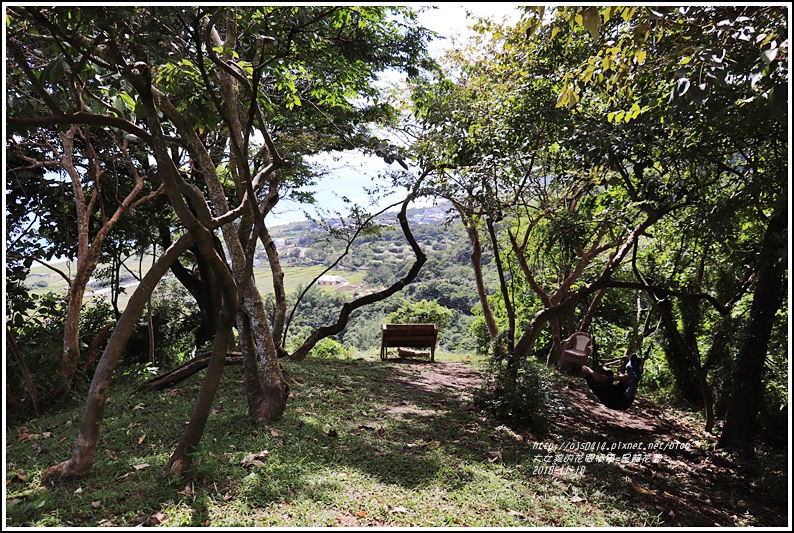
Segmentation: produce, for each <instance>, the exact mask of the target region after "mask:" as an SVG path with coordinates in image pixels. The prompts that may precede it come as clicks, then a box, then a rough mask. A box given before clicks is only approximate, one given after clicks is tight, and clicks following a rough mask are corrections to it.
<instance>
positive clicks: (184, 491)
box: [177, 485, 193, 496]
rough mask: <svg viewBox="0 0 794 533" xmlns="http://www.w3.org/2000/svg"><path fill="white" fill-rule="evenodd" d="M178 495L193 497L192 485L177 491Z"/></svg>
mask: <svg viewBox="0 0 794 533" xmlns="http://www.w3.org/2000/svg"><path fill="white" fill-rule="evenodd" d="M177 494H181V495H182V496H192V495H193V487H191V486H190V485H185V488H184V489H182V490H180V491H177Z"/></svg>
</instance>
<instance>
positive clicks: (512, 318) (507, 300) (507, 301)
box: [485, 217, 516, 353]
mask: <svg viewBox="0 0 794 533" xmlns="http://www.w3.org/2000/svg"><path fill="white" fill-rule="evenodd" d="M485 222H486V226H487V227H488V235H489V236H490V237H491V246H492V247H493V256H494V262H495V263H496V272H497V274H499V288H500V290H501V291H502V299H503V300H504V306H505V310H506V311H507V352H508V353H512V352H513V347H514V345H515V339H516V313H515V310H514V309H513V298H511V296H510V290H509V289H508V287H507V280H506V279H505V273H504V267H503V266H502V257H501V255H500V254H499V240H498V239H497V238H496V228H495V227H494V223H493V220H492V219H491V218H490V217H488V218H487V219H486V221H485Z"/></svg>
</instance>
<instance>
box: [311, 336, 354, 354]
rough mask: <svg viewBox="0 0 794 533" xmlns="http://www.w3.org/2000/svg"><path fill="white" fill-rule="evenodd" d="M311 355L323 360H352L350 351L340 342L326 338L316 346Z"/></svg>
mask: <svg viewBox="0 0 794 533" xmlns="http://www.w3.org/2000/svg"><path fill="white" fill-rule="evenodd" d="M309 355H310V356H312V357H318V358H321V359H332V358H337V357H344V358H346V359H348V358H350V349H349V348H345V347H344V346H342V344H340V343H339V342H337V341H335V340H333V339H331V338H328V337H326V338H324V339H323V340H321V341H320V342H318V343H317V344H315V345H314V348H312V350H311V351H310V352H309Z"/></svg>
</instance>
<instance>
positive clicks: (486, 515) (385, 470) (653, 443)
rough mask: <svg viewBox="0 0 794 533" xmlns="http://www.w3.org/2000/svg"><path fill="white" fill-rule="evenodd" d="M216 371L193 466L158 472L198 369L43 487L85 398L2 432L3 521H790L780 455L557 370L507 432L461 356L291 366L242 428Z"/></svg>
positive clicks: (226, 382)
mask: <svg viewBox="0 0 794 533" xmlns="http://www.w3.org/2000/svg"><path fill="white" fill-rule="evenodd" d="M230 369H231V370H229V371H226V372H224V377H223V381H222V387H221V389H220V390H219V394H218V397H217V398H216V402H215V403H214V408H213V415H212V416H211V418H210V421H209V423H208V425H207V429H206V431H205V437H204V441H203V443H202V449H201V450H200V451H199V453H197V455H196V456H195V464H194V466H193V467H192V469H191V470H190V471H189V472H188V473H187V474H185V477H183V478H180V479H178V480H170V479H165V478H162V477H161V476H160V469H161V468H162V466H163V465H164V464H165V462H166V460H167V458H168V454H169V453H170V451H171V449H172V447H173V445H174V443H175V441H176V440H177V439H178V438H179V435H180V433H181V429H182V428H183V427H184V423H185V421H186V419H187V417H188V416H189V413H190V409H191V408H192V400H193V399H194V398H195V393H196V391H197V390H198V386H199V384H200V378H199V376H194V377H193V378H191V379H189V380H187V381H185V382H183V383H181V384H179V385H178V386H177V387H174V388H173V389H168V390H166V391H162V392H158V393H136V392H133V391H134V388H133V387H128V388H124V387H119V390H118V391H116V392H115V394H114V395H113V400H112V401H111V402H110V403H109V406H108V412H107V414H106V419H105V425H104V427H103V434H104V437H103V441H102V442H101V443H100V450H99V451H98V453H97V458H96V459H97V463H96V465H95V467H94V469H93V470H92V472H91V473H90V474H89V475H88V476H87V477H85V478H81V479H61V480H53V481H50V482H48V483H46V484H44V483H40V481H39V478H40V473H41V471H43V470H44V469H45V468H46V467H48V466H51V465H52V464H54V462H56V461H60V460H64V459H66V458H68V456H69V455H70V450H71V446H72V445H73V443H74V439H75V438H76V432H77V426H79V420H80V416H81V409H80V406H75V408H74V409H73V410H71V411H66V412H62V413H58V414H54V415H50V416H47V417H42V418H40V419H37V420H33V421H28V422H26V423H25V424H24V425H17V426H12V427H7V428H6V435H7V437H6V454H7V460H6V522H5V526H6V527H36V526H59V527H97V526H101V527H129V526H137V525H144V526H146V525H148V526H166V527H180V526H185V527H188V526H192V527H195V526H205V527H206V526H210V527H219V526H220V527H222V526H244V527H252V526H253V527H340V526H353V527H368V526H401V527H447V526H475V527H527V526H529V527H534V526H555V527H583V526H597V527H643V526H654V527H746V526H760V527H786V526H787V525H790V523H791V522H790V520H791V518H790V515H789V514H788V513H789V508H788V501H789V498H788V496H789V490H790V489H789V488H788V487H789V483H788V482H789V480H788V463H787V452H786V451H785V450H777V451H770V450H761V451H759V454H758V456H757V457H756V458H755V459H752V460H748V459H744V460H740V459H738V458H736V457H734V456H732V455H730V454H727V453H724V452H721V451H718V450H716V449H715V446H714V444H715V441H716V439H715V437H714V436H712V435H708V434H705V433H704V432H703V431H702V430H701V423H700V422H699V421H698V420H697V419H696V417H693V416H690V415H688V414H687V413H686V412H683V411H680V410H676V409H673V408H670V407H666V406H661V405H659V404H657V403H655V402H653V401H650V400H648V399H645V398H642V397H640V398H638V399H637V400H636V401H635V403H634V405H633V406H632V407H631V408H630V409H629V410H628V411H625V412H616V411H611V410H608V409H605V408H603V407H602V406H600V404H598V403H597V402H596V401H595V399H594V397H593V396H592V394H591V393H590V392H589V390H588V389H587V387H586V385H585V384H584V382H583V381H581V380H579V379H575V378H571V377H568V376H563V375H559V374H556V373H551V374H550V375H549V392H550V399H551V408H550V413H551V414H550V419H549V423H548V424H547V427H545V428H544V429H542V430H534V431H530V430H516V429H512V428H510V427H509V425H508V424H507V423H506V422H505V421H502V420H498V419H496V418H495V417H494V416H493V415H492V414H490V413H487V412H483V411H481V410H480V409H479V408H478V407H477V406H476V402H475V397H476V395H477V391H478V390H479V389H480V388H481V386H482V383H483V367H482V365H481V364H478V363H477V362H476V361H472V360H471V359H470V358H461V357H450V356H448V357H444V356H441V357H438V354H437V362H436V363H435V364H431V363H429V362H428V361H427V359H426V358H424V359H422V358H413V357H408V358H397V359H395V358H393V357H390V358H389V359H388V360H387V361H385V362H383V361H380V360H379V359H377V358H376V357H373V356H368V357H364V358H353V359H347V360H317V359H315V360H306V361H304V362H302V363H290V362H287V363H285V366H284V370H285V375H286V377H287V379H288V381H289V382H290V390H291V398H290V404H289V405H288V410H287V412H286V413H285V415H284V416H283V417H282V419H280V420H279V421H276V422H273V423H272V424H270V425H268V426H264V427H263V426H259V427H255V428H254V427H253V426H251V425H250V423H248V422H247V421H246V419H245V416H244V415H245V398H244V394H243V393H242V391H241V389H240V387H241V383H242V376H241V375H240V373H239V367H230Z"/></svg>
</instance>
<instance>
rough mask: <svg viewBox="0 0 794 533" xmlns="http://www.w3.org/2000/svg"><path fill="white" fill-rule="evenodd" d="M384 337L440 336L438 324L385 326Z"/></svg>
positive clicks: (383, 326)
mask: <svg viewBox="0 0 794 533" xmlns="http://www.w3.org/2000/svg"><path fill="white" fill-rule="evenodd" d="M381 329H382V332H383V336H384V337H429V336H433V337H434V336H437V335H438V324H383V325H382V326H381Z"/></svg>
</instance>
